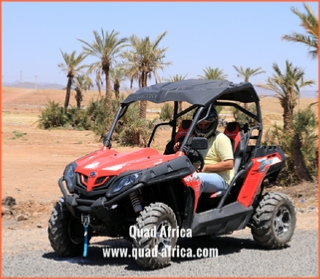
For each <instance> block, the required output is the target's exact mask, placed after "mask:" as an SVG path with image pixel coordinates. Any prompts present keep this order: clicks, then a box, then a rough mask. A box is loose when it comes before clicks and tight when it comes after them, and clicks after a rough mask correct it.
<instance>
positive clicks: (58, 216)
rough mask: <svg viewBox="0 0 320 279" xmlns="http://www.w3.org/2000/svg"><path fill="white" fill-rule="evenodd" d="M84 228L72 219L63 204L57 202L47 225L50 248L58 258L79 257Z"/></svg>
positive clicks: (76, 220) (81, 249) (82, 243)
mask: <svg viewBox="0 0 320 279" xmlns="http://www.w3.org/2000/svg"><path fill="white" fill-rule="evenodd" d="M83 235H84V228H83V226H82V224H81V222H80V221H79V220H78V219H76V218H74V217H73V216H72V214H71V213H70V211H69V210H68V208H67V206H66V205H65V203H64V202H61V201H59V202H57V203H56V205H55V207H54V208H53V210H52V213H51V215H50V219H49V223H48V238H49V240H50V244H51V247H52V248H53V250H54V251H55V252H57V253H58V254H59V255H60V256H63V257H68V256H75V255H80V254H81V253H82V251H83V245H84V236H83Z"/></svg>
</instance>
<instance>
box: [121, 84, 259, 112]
mask: <svg viewBox="0 0 320 279" xmlns="http://www.w3.org/2000/svg"><path fill="white" fill-rule="evenodd" d="M217 99H219V100H224V101H226V100H228V101H238V102H243V103H250V102H258V101H259V97H258V95H257V92H256V91H255V89H254V87H253V85H252V84H251V83H249V82H241V83H233V82H230V81H228V80H205V79H188V80H181V81H177V82H165V83H158V84H155V85H151V86H146V87H143V88H141V89H139V90H137V91H136V92H134V93H132V94H130V95H129V96H128V97H127V98H126V99H125V100H124V101H122V104H128V103H131V102H134V101H149V102H153V103H164V102H169V101H181V102H188V103H190V104H192V105H200V106H206V105H208V104H210V103H212V102H213V101H215V100H217Z"/></svg>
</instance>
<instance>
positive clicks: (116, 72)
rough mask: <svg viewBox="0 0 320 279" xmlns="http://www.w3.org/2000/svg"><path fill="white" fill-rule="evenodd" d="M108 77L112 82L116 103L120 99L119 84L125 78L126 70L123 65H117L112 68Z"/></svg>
mask: <svg viewBox="0 0 320 279" xmlns="http://www.w3.org/2000/svg"><path fill="white" fill-rule="evenodd" d="M110 77H111V80H112V81H113V90H114V94H115V96H116V100H117V101H118V100H119V97H120V83H121V82H122V81H124V80H125V79H126V78H127V74H126V69H125V67H124V65H122V64H120V65H118V64H117V65H116V66H115V67H114V68H112V69H111V71H110Z"/></svg>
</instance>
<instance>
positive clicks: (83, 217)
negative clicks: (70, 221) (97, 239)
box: [81, 214, 90, 257]
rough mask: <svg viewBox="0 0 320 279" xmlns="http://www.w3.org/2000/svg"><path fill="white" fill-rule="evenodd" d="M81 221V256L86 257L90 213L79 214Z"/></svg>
mask: <svg viewBox="0 0 320 279" xmlns="http://www.w3.org/2000/svg"><path fill="white" fill-rule="evenodd" d="M81 223H82V225H83V228H84V235H83V236H84V242H83V256H84V257H86V256H87V253H88V227H89V224H90V215H89V214H81Z"/></svg>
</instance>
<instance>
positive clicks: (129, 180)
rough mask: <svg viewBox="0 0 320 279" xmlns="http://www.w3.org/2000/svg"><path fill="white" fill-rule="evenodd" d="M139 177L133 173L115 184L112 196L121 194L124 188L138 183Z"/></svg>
mask: <svg viewBox="0 0 320 279" xmlns="http://www.w3.org/2000/svg"><path fill="white" fill-rule="evenodd" d="M138 177H139V175H138V174H137V173H133V174H130V175H127V176H125V177H123V178H121V179H119V180H118V181H116V182H115V183H114V184H113V187H112V188H113V189H112V191H111V193H112V194H114V193H116V192H119V191H120V190H121V189H122V188H123V187H130V186H132V185H134V184H136V183H137V181H138Z"/></svg>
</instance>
